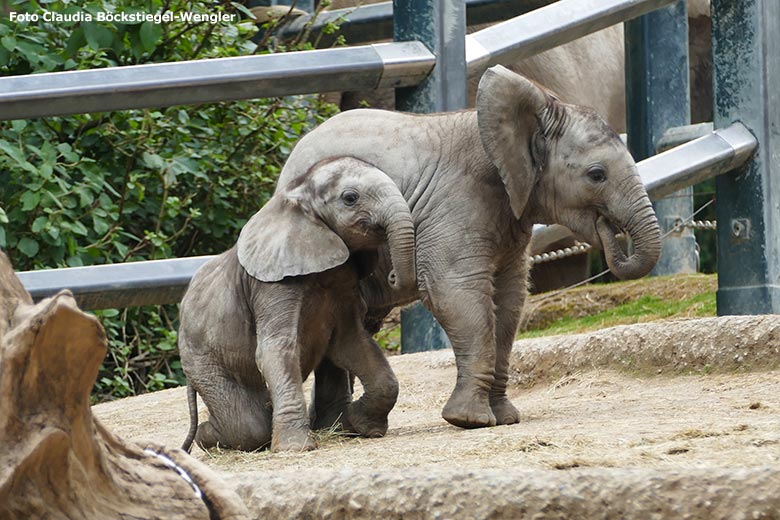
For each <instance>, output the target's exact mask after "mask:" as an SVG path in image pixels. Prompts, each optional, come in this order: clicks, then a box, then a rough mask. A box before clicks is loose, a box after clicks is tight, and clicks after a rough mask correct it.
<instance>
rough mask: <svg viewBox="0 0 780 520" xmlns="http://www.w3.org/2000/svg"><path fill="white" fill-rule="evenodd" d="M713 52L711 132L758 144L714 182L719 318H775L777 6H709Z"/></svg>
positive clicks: (778, 274) (779, 224)
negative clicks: (740, 133) (730, 131)
mask: <svg viewBox="0 0 780 520" xmlns="http://www.w3.org/2000/svg"><path fill="white" fill-rule="evenodd" d="M712 51H713V66H714V83H715V107H714V109H715V110H714V111H715V115H714V119H715V121H714V123H715V128H716V129H717V128H723V127H724V126H727V125H729V124H730V123H732V122H734V121H740V122H742V123H743V124H744V125H745V126H746V127H747V128H748V130H750V131H751V132H752V133H753V134H754V135H755V136H756V138H757V139H758V142H759V146H758V150H757V152H756V154H755V156H754V157H753V160H752V161H749V162H748V163H747V165H746V166H745V167H744V168H740V169H738V170H736V171H734V172H732V173H729V174H725V175H721V176H720V177H718V179H717V181H716V190H717V198H718V207H717V213H718V296H717V302H718V314H720V315H726V314H761V313H780V132H778V128H780V90H779V89H778V85H780V2H777V0H714V1H713V2H712Z"/></svg>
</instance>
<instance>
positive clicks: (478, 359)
mask: <svg viewBox="0 0 780 520" xmlns="http://www.w3.org/2000/svg"><path fill="white" fill-rule="evenodd" d="M451 269H452V272H453V273H457V276H452V277H447V278H446V279H441V280H435V279H434V280H432V283H431V282H430V281H426V284H425V285H426V287H427V293H428V297H427V298H425V299H424V303H425V304H426V305H427V306H428V308H429V309H430V310H431V312H432V313H433V315H434V316H435V317H436V319H437V320H438V321H439V323H440V324H441V326H442V327H443V328H444V330H445V331H446V332H447V336H448V337H449V339H450V343H452V349H453V351H454V353H455V364H456V366H457V369H458V377H457V381H456V383H455V389H454V390H453V391H452V395H451V396H450V398H449V400H448V401H447V404H446V405H445V406H444V409H443V411H442V417H443V418H444V419H445V420H446V421H447V422H449V423H450V424H454V425H455V426H459V427H461V428H481V427H484V426H494V425H495V424H496V417H495V415H494V414H493V411H492V410H491V408H490V403H489V398H488V393H489V391H490V389H491V388H492V386H493V371H494V369H495V364H496V361H495V360H496V344H495V311H494V309H493V284H492V281H491V273H490V271H489V270H487V269H486V268H483V267H482V266H474V265H473V264H472V265H469V266H465V267H464V266H461V265H452V266H451Z"/></svg>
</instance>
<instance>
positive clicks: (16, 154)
mask: <svg viewBox="0 0 780 520" xmlns="http://www.w3.org/2000/svg"><path fill="white" fill-rule="evenodd" d="M0 150H2V151H3V152H5V153H6V154H7V155H8V156H9V157H10V158H11V159H13V160H14V161H15V162H16V164H18V165H19V166H21V167H22V169H24V170H26V171H28V172H30V173H38V170H37V169H36V168H35V166H33V165H32V164H31V163H29V162H28V161H27V159H25V157H24V153H23V152H22V151H21V150H20V149H19V148H18V147H16V146H13V145H11V143H9V142H8V141H5V140H3V139H0Z"/></svg>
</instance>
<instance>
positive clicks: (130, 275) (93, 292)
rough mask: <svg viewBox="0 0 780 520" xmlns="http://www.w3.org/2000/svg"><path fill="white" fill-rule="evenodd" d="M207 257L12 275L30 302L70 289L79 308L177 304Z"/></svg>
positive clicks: (46, 270) (70, 268)
mask: <svg viewBox="0 0 780 520" xmlns="http://www.w3.org/2000/svg"><path fill="white" fill-rule="evenodd" d="M210 258H213V257H211V256H197V257H189V258H171V259H168V260H149V261H146V262H127V263H123V264H108V265H95V266H89V267H68V268H64V269H44V270H40V271H23V272H19V273H16V274H17V275H18V276H19V279H20V280H21V281H22V284H24V287H25V288H26V289H27V291H28V292H29V293H30V295H31V296H32V297H33V299H34V300H36V301H37V300H40V299H42V298H46V297H48V296H52V295H54V294H57V293H58V292H60V291H61V290H62V289H70V291H71V292H73V295H74V296H75V297H76V301H77V302H78V304H79V306H80V307H81V308H82V309H87V310H93V309H110V308H122V307H133V306H137V305H157V304H163V303H178V302H179V301H181V298H182V296H183V295H184V291H185V290H186V289H187V284H189V283H190V279H191V278H192V275H193V274H195V271H197V269H198V268H199V267H200V266H201V265H203V264H204V263H205V262H206V261H207V260H208V259H210Z"/></svg>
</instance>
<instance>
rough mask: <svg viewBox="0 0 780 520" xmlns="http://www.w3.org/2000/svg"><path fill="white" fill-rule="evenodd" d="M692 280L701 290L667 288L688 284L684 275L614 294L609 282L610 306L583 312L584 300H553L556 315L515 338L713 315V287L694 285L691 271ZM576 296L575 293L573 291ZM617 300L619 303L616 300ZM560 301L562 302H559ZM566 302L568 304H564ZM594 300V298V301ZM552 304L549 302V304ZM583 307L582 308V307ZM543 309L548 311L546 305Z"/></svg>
mask: <svg viewBox="0 0 780 520" xmlns="http://www.w3.org/2000/svg"><path fill="white" fill-rule="evenodd" d="M695 277H696V278H694V280H695V281H696V283H697V287H696V288H699V289H700V290H701V289H703V291H702V292H697V291H695V290H690V287H689V288H688V289H687V290H684V291H679V292H677V291H669V289H668V287H667V286H668V285H677V286H678V288H682V287H684V286H686V285H688V286H690V285H691V284H690V283H688V280H686V278H685V277H667V278H665V279H655V280H656V283H658V284H659V287H658V290H657V291H653V290H652V283H653V282H652V281H653V280H654V279H652V278H651V279H649V281H648V282H647V284H648V286H647V288H645V290H643V291H636V289H637V287H636V284H635V283H633V284H631V283H630V282H629V284H631V285H626V286H625V292H626V293H627V294H622V295H620V294H617V293H619V292H620V289H621V287H620V285H621V284H610V285H613V286H614V287H613V288H612V289H611V292H612V294H610V295H609V298H610V299H611V300H612V302H613V305H614V306H610V307H604V306H599V305H594V306H593V307H594V312H592V313H588V312H587V307H588V306H587V304H586V305H584V306H582V305H580V306H578V305H576V303H575V302H569V301H566V302H561V301H558V302H554V303H553V305H554V311H555V312H554V314H556V315H557V316H552V317H549V319H546V320H544V322H543V323H540V326H538V327H529V328H528V329H526V330H525V331H523V332H521V333H520V334H518V336H517V338H518V339H522V338H534V337H539V336H550V335H555V334H574V333H580V332H587V331H591V330H597V329H602V328H606V327H612V326H615V325H627V324H632V323H640V322H648V321H656V320H662V319H675V318H699V317H705V316H715V315H716V306H715V290H714V287H698V286H700V285H701V284H700V283H699V282H698V280H700V278H701V275H695ZM637 292H639V293H640V294H641V293H642V292H643V293H644V294H641V295H638V294H636V293H637ZM575 297H576V295H575ZM593 297H597V296H596V295H593V294H585V298H586V299H588V300H590V299H591V298H593ZM616 302H620V303H616ZM562 303H563V304H562ZM566 303H569V304H571V305H565V304H566ZM594 303H595V302H594ZM550 307H552V305H551V306H550ZM567 307H568V308H569V309H572V308H574V307H578V308H577V312H569V313H568V314H567ZM583 309H584V310H583ZM545 312H549V309H548V310H546V311H545Z"/></svg>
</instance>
